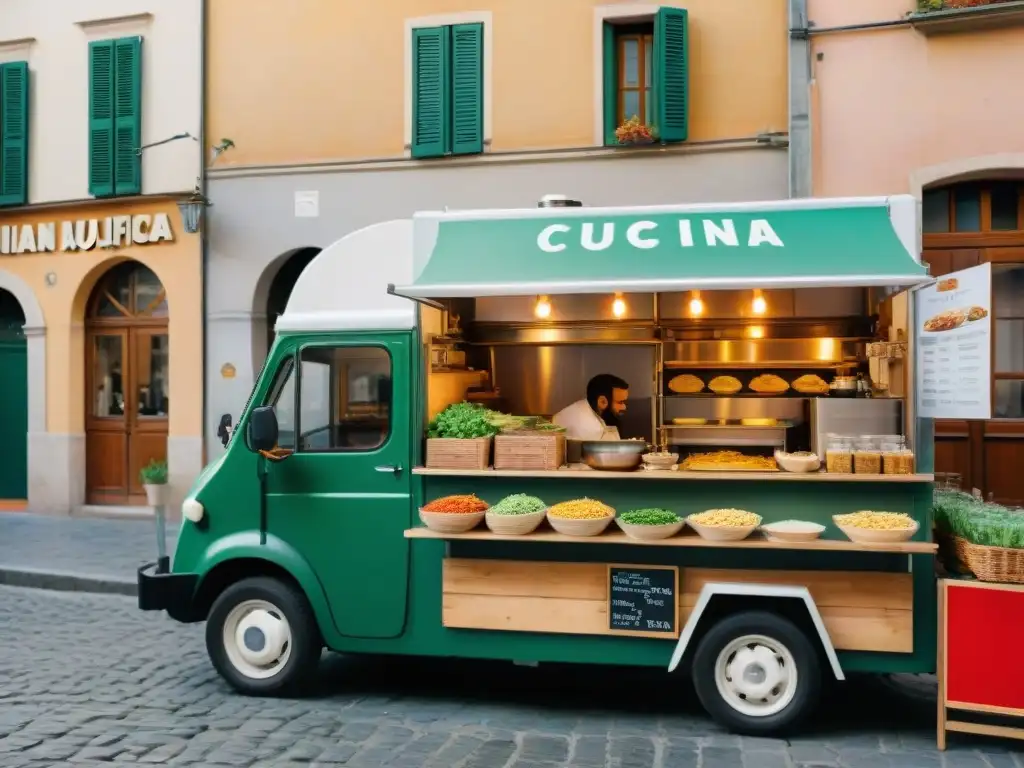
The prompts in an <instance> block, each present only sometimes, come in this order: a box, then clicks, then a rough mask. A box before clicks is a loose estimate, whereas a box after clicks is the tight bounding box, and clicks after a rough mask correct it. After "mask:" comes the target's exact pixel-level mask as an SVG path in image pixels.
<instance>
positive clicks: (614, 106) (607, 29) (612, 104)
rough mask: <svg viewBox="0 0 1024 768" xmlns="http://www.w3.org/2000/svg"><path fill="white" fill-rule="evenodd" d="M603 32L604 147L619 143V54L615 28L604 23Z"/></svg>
mask: <svg viewBox="0 0 1024 768" xmlns="http://www.w3.org/2000/svg"><path fill="white" fill-rule="evenodd" d="M603 32H604V37H603V41H602V50H601V59H602V63H603V66H602V69H603V71H602V72H601V77H602V78H604V87H603V89H602V90H603V91H604V143H605V146H614V145H617V144H618V143H619V140H618V139H616V138H615V129H616V128H618V127H619V126H618V120H619V59H618V56H619V54H618V47H617V46H616V44H615V27H613V26H612V25H611V24H609V23H608V22H607V21H606V22H605V23H604V30H603Z"/></svg>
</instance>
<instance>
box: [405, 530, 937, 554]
mask: <svg viewBox="0 0 1024 768" xmlns="http://www.w3.org/2000/svg"><path fill="white" fill-rule="evenodd" d="M405 538H407V539H441V540H444V541H517V542H536V543H539V544H614V545H622V544H625V545H628V546H640V547H704V548H710V549H799V550H810V551H819V552H820V551H825V552H887V553H898V554H910V555H921V554H925V555H927V554H933V553H934V552H935V551H936V550H937V549H938V544H936V543H934V542H931V541H901V542H896V543H892V544H858V543H857V542H854V541H848V540H846V539H815V540H814V541H805V542H789V541H785V542H783V541H768V539H766V538H765V537H764V536H763V535H761V534H760V533H757V532H755V533H753V534H751V535H750V536H749V537H747V538H746V539H741V540H740V541H708V540H707V539H702V538H701V537H700V536H698V535H697V534H696V533H693V532H691V531H690V530H689V529H684V532H682V533H680V534H679V535H677V536H672V537H670V538H667V539H659V540H658V541H637V540H636V539H631V538H629V537H628V536H626V534H625V533H623V532H622V531H609V532H607V533H603V534H601V535H600V536H566V535H565V534H562V533H556V532H554V531H535V532H534V533H528V534H524V535H521V536H520V535H501V534H497V533H492V532H491V531H487V530H483V529H481V530H476V531H469V532H468V533H438V532H436V531H432V530H430V529H429V528H410V529H409V530H407V531H406V532H405Z"/></svg>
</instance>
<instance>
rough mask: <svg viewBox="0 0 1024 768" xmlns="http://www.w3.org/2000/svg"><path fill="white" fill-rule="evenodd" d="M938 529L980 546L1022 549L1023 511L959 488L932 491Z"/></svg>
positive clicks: (1023, 533)
mask: <svg viewBox="0 0 1024 768" xmlns="http://www.w3.org/2000/svg"><path fill="white" fill-rule="evenodd" d="M933 511H934V514H935V523H936V526H937V527H938V529H939V530H940V531H942V532H943V533H948V534H951V535H953V536H959V537H960V538H962V539H966V540H967V541H969V542H971V543H972V544H979V545H981V546H984V547H1005V548H1007V549H1024V510H1022V509H1011V508H1009V507H1004V506H1002V505H1001V504H990V503H986V502H984V501H982V500H981V499H976V498H974V497H973V496H971V495H970V494H968V493H962V492H959V491H936V492H935V501H934V505H933Z"/></svg>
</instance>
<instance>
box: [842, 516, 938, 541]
mask: <svg viewBox="0 0 1024 768" xmlns="http://www.w3.org/2000/svg"><path fill="white" fill-rule="evenodd" d="M832 522H834V523H835V524H836V527H837V528H838V529H839V530H840V531H842V532H843V533H844V534H846V538H848V539H849V540H850V541H855V542H857V543H858V544H895V543H897V542H901V541H909V540H910V539H911V538H912V537H913V536H914V534H915V533H917V530H918V529H919V528H920V527H921V524H920V523H919V522H917V521H916V520H915V519H914V518H912V517H911V516H910V515H908V514H906V513H904V512H872V511H870V510H861V511H860V512H851V513H849V514H846V515H833V516H832Z"/></svg>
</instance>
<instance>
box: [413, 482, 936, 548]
mask: <svg viewBox="0 0 1024 768" xmlns="http://www.w3.org/2000/svg"><path fill="white" fill-rule="evenodd" d="M608 474H614V473H608ZM405 538H407V539H443V540H445V541H515V542H522V543H527V542H535V543H538V544H605V545H623V544H625V545H627V546H637V547H709V548H712V549H800V550H812V551H830V552H888V553H897V554H908V555H921V554H925V555H928V554H933V553H934V552H935V551H936V550H937V549H938V544H936V543H934V542H931V541H901V542H898V543H895V544H858V543H856V542H853V541H849V540H846V539H816V540H814V541H807V542H780V541H768V540H767V539H766V538H764V536H762V535H761V534H760V533H754V534H751V535H750V536H749V537H748V538H746V539H742V540H741V541H708V540H707V539H702V538H701V537H700V536H698V535H697V534H696V533H693V532H692V531H691V530H690V529H689V528H684V529H683V531H682V532H681V533H680V534H679V535H677V536H672V537H670V538H667V539H660V540H659V541H637V540H636V539H631V538H629V537H628V536H626V534H624V533H623V532H622V531H616V530H609V531H606V532H605V533H603V534H601V535H600V536H566V535H565V534H562V533H556V532H554V531H550V530H538V531H534V532H533V533H528V534H525V535H523V536H503V535H500V534H497V533H491V532H490V531H488V530H485V529H483V528H481V529H478V530H475V531H469V532H468V533H437V532H436V531H432V530H430V529H429V528H410V529H409V530H407V531H406V532H405Z"/></svg>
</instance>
